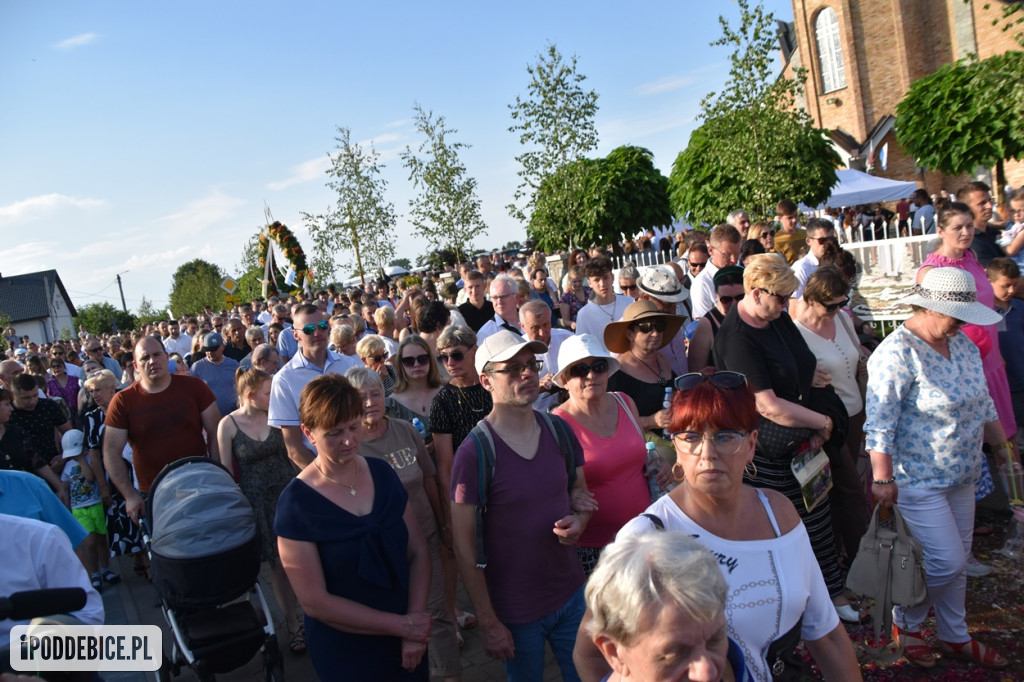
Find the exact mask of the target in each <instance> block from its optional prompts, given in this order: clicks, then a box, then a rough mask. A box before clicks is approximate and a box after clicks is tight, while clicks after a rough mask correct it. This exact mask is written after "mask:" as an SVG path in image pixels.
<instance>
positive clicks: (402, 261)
mask: <svg viewBox="0 0 1024 682" xmlns="http://www.w3.org/2000/svg"><path fill="white" fill-rule="evenodd" d="M388 265H397V266H398V267H400V268H405V269H406V270H412V261H411V260H409V259H408V258H392V259H391V262H390V263H388Z"/></svg>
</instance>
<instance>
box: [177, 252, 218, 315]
mask: <svg viewBox="0 0 1024 682" xmlns="http://www.w3.org/2000/svg"><path fill="white" fill-rule="evenodd" d="M222 281H224V272H223V271H222V270H221V269H220V266H218V265H214V264H213V263H210V262H207V261H205V260H203V259H201V258H196V259H195V260H191V261H189V262H187V263H184V264H183V265H181V266H179V267H178V269H177V270H176V271H175V272H174V277H173V278H172V281H171V295H170V307H171V314H172V315H174V316H175V317H181V316H182V315H195V314H196V313H198V312H199V311H201V310H202V309H203V306H207V305H209V306H212V307H214V308H222V307H224V296H225V294H224V290H223V289H221V288H220V283H221V282H222Z"/></svg>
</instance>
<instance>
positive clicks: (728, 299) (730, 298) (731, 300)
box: [718, 294, 746, 304]
mask: <svg viewBox="0 0 1024 682" xmlns="http://www.w3.org/2000/svg"><path fill="white" fill-rule="evenodd" d="M744 296H746V294H737V295H735V296H719V297H718V300H719V301H721V302H722V303H726V304H729V303H738V302H739V301H742V300H743V297H744Z"/></svg>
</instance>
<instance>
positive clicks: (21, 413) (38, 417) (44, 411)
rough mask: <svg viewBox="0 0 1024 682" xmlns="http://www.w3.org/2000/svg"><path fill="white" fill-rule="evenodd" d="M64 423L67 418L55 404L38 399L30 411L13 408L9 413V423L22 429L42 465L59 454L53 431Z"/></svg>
mask: <svg viewBox="0 0 1024 682" xmlns="http://www.w3.org/2000/svg"><path fill="white" fill-rule="evenodd" d="M66 421H67V418H66V417H65V416H64V413H63V412H61V410H60V408H59V407H57V403H55V402H53V401H52V400H49V399H44V398H40V399H39V402H37V403H36V407H35V409H33V410H32V411H27V410H20V409H18V408H14V409H13V410H12V411H11V419H10V422H9V423H11V424H14V425H15V426H20V427H21V428H22V429H24V430H25V433H26V434H27V435H28V438H29V441H30V442H31V443H32V448H33V449H34V450H35V451H36V454H37V455H39V457H40V458H42V460H43V462H44V463H49V461H50V460H51V459H53V458H54V457H56V456H57V455H59V454H60V452H59V451H58V450H57V441H56V440H55V434H54V429H55V428H56V427H58V426H60V425H61V424H63V423H64V422H66Z"/></svg>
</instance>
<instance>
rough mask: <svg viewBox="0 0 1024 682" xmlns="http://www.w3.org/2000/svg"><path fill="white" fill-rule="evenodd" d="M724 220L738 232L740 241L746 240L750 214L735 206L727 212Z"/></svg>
mask: <svg viewBox="0 0 1024 682" xmlns="http://www.w3.org/2000/svg"><path fill="white" fill-rule="evenodd" d="M725 222H727V223H729V224H730V225H732V226H733V227H735V228H736V229H737V230H739V233H740V241H741V242H744V241H746V240H747V232H749V231H750V214H749V213H747V212H746V211H744V210H743V209H742V208H737V209H736V210H735V211H733V212H732V213H730V214H729V216H728V217H727V218H726V219H725Z"/></svg>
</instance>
